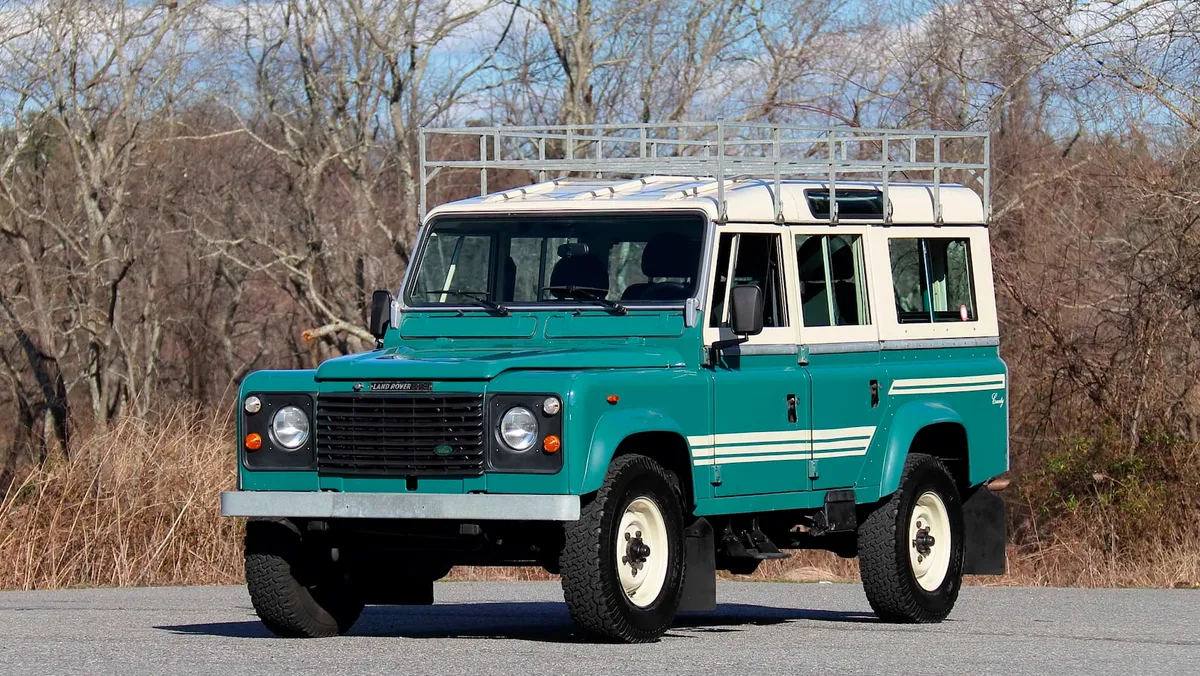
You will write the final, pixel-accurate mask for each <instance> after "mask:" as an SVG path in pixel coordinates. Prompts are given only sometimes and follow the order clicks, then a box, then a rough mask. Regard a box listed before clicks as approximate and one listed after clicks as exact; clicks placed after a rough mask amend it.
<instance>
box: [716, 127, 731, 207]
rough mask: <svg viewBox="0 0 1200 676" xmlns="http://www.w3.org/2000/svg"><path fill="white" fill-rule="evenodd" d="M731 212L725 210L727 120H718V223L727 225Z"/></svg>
mask: <svg viewBox="0 0 1200 676" xmlns="http://www.w3.org/2000/svg"><path fill="white" fill-rule="evenodd" d="M728 217H729V211H728V210H727V209H726V208H725V120H717V221H718V222H719V223H725V222H726V221H727V220H728Z"/></svg>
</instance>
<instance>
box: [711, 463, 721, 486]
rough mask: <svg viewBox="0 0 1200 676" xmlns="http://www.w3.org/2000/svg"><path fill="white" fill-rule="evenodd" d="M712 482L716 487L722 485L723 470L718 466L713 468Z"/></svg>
mask: <svg viewBox="0 0 1200 676" xmlns="http://www.w3.org/2000/svg"><path fill="white" fill-rule="evenodd" d="M710 482H711V483H712V485H714V486H720V485H721V468H720V467H719V466H717V465H713V468H712V479H711V480H710Z"/></svg>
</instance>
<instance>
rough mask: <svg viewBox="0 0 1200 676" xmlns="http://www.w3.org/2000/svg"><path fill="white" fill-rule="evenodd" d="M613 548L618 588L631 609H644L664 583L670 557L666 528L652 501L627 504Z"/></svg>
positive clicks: (638, 500) (637, 500)
mask: <svg viewBox="0 0 1200 676" xmlns="http://www.w3.org/2000/svg"><path fill="white" fill-rule="evenodd" d="M616 545H617V546H616V559H617V561H616V563H617V572H618V575H619V577H620V578H621V588H622V589H623V590H624V591H625V596H626V598H628V599H629V601H630V602H631V603H632V604H633V605H635V606H637V607H639V608H645V607H646V606H649V605H650V604H651V603H654V600H655V599H657V598H658V594H659V592H661V591H662V588H663V584H665V583H666V581H667V563H668V558H669V556H670V552H669V551H668V549H669V548H668V545H667V524H666V522H665V521H664V520H663V515H662V511H661V510H659V508H658V505H657V504H655V502H654V501H653V500H651V499H650V498H645V497H640V498H637V499H636V500H634V501H633V502H631V503H629V506H628V507H626V508H625V513H624V514H623V515H621V527H620V528H619V529H618V530H617V542H616ZM646 548H649V551H647V549H646Z"/></svg>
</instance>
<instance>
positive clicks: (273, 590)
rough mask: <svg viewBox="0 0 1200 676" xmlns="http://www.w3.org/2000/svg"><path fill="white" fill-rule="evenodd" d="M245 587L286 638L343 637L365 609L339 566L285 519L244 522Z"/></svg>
mask: <svg viewBox="0 0 1200 676" xmlns="http://www.w3.org/2000/svg"><path fill="white" fill-rule="evenodd" d="M246 589H247V590H248V591H249V592H250V601H251V603H253V605H254V611H255V612H256V613H258V617H259V619H261V620H262V622H263V624H264V625H266V627H267V629H270V630H271V631H272V632H273V633H275V634H276V635H278V636H283V637H287V638H319V637H324V636H336V635H338V634H344V633H346V632H347V631H349V630H350V627H351V626H353V624H354V622H355V621H356V620H357V619H358V616H359V614H360V613H362V610H363V602H362V599H361V597H360V596H359V595H358V594H357V593H356V592H355V591H354V589H353V588H352V587H351V586H350V585H348V584H347V583H346V580H345V576H344V575H343V573H342V570H341V568H340V567H339V566H336V565H333V562H332V561H329V560H328V558H327V557H322V556H320V555H319V552H318V551H314V550H313V549H312V548H310V547H307V546H305V543H304V542H303V541H302V538H301V537H300V531H299V529H297V528H296V526H295V525H294V524H292V523H290V522H287V521H268V520H263V521H250V522H249V523H247V524H246Z"/></svg>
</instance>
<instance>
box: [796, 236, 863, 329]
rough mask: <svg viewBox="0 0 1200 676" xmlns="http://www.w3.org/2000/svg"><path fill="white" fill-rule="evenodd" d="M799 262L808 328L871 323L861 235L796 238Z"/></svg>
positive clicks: (802, 298) (801, 299)
mask: <svg viewBox="0 0 1200 676" xmlns="http://www.w3.org/2000/svg"><path fill="white" fill-rule="evenodd" d="M796 262H797V263H798V266H799V269H800V304H801V307H802V308H803V312H804V325H805V326H863V325H866V324H870V323H871V316H870V313H869V312H868V310H867V285H866V274H865V272H864V268H865V266H864V264H863V252H862V237H861V236H859V235H797V236H796Z"/></svg>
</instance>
